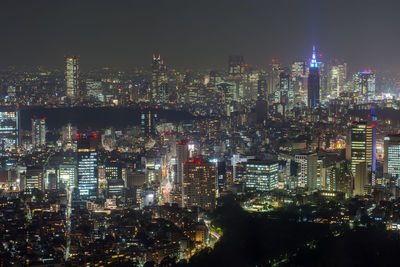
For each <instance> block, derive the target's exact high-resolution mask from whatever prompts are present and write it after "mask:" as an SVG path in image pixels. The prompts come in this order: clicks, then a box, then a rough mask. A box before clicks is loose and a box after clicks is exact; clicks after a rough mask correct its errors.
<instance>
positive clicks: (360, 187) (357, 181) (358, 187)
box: [354, 161, 369, 196]
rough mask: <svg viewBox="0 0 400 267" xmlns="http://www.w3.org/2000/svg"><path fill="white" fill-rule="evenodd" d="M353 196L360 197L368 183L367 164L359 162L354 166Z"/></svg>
mask: <svg viewBox="0 0 400 267" xmlns="http://www.w3.org/2000/svg"><path fill="white" fill-rule="evenodd" d="M355 174H356V175H355V177H354V195H359V196H362V195H364V194H365V186H366V185H368V184H369V182H368V169H367V162H365V161H364V162H360V163H358V164H357V165H356V166H355Z"/></svg>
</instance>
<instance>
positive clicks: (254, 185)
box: [245, 160, 279, 192]
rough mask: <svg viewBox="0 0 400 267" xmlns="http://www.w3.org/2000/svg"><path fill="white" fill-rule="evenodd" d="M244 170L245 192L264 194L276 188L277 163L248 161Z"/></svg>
mask: <svg viewBox="0 0 400 267" xmlns="http://www.w3.org/2000/svg"><path fill="white" fill-rule="evenodd" d="M245 168H246V172H245V180H246V189H247V190H254V191H260V192H266V191H271V190H273V189H275V188H278V169H279V164H278V162H275V161H261V160H249V161H247V163H246V167H245Z"/></svg>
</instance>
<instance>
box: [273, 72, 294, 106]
mask: <svg viewBox="0 0 400 267" xmlns="http://www.w3.org/2000/svg"><path fill="white" fill-rule="evenodd" d="M293 89H294V88H293V82H292V76H291V75H290V73H289V70H287V71H283V72H281V74H279V86H278V88H277V90H276V92H275V101H276V102H277V103H281V104H282V105H284V106H285V107H287V109H289V110H291V109H292V108H293V106H294V90H293Z"/></svg>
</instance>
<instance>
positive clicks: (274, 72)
mask: <svg viewBox="0 0 400 267" xmlns="http://www.w3.org/2000/svg"><path fill="white" fill-rule="evenodd" d="M280 69H281V64H280V63H279V61H278V60H277V59H272V61H271V63H270V69H269V72H268V88H267V89H268V90H267V92H268V95H271V94H274V93H275V91H276V87H277V86H278V83H279V74H280Z"/></svg>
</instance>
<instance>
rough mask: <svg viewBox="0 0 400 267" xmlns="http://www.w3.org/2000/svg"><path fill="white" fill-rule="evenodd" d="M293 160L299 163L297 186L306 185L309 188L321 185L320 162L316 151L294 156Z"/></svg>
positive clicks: (318, 187)
mask: <svg viewBox="0 0 400 267" xmlns="http://www.w3.org/2000/svg"><path fill="white" fill-rule="evenodd" d="M295 162H296V163H297V164H299V168H298V176H297V186H299V187H307V188H308V189H309V190H315V189H320V187H321V163H320V162H319V160H318V155H317V153H304V154H299V155H296V156H295Z"/></svg>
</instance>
